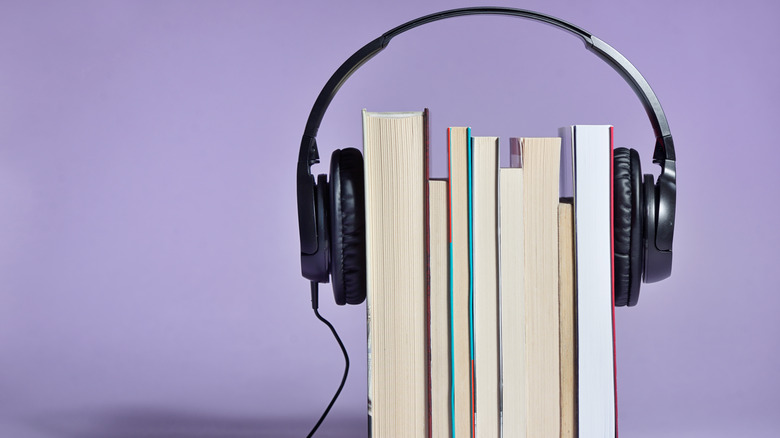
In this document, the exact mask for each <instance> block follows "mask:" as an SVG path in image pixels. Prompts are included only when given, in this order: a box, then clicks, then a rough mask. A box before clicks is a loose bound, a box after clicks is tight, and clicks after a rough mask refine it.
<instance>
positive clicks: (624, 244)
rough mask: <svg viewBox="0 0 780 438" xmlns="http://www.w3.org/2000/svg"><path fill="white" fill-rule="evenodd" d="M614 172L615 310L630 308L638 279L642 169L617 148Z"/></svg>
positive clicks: (629, 154)
mask: <svg viewBox="0 0 780 438" xmlns="http://www.w3.org/2000/svg"><path fill="white" fill-rule="evenodd" d="M613 164H614V167H613V172H614V187H613V201H614V217H613V232H614V239H615V240H614V250H615V263H614V268H615V306H634V305H636V303H637V301H638V300H639V286H640V284H641V278H642V264H643V260H642V259H643V251H642V213H643V211H644V203H643V192H642V185H641V184H642V168H641V164H640V161H639V153H637V151H636V150H634V149H626V148H617V149H615V151H614V158H613Z"/></svg>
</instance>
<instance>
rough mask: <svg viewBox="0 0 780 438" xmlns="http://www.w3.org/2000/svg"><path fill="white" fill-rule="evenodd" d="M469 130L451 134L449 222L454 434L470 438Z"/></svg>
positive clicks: (471, 413) (462, 129)
mask: <svg viewBox="0 0 780 438" xmlns="http://www.w3.org/2000/svg"><path fill="white" fill-rule="evenodd" d="M470 136H471V132H470V129H468V128H449V129H448V130H447V144H448V148H447V158H448V160H447V161H448V171H449V185H448V188H449V196H448V202H449V208H448V215H449V217H448V219H449V223H450V229H449V247H450V251H449V254H450V257H449V260H450V352H451V359H452V362H451V369H452V376H451V392H450V395H451V398H450V403H451V406H452V433H453V436H454V437H457V438H469V437H471V436H472V433H473V421H472V420H473V410H472V400H471V371H470V367H471V355H470V331H471V328H470V321H469V283H470V269H469V256H468V251H469V248H468V242H469V226H468V190H469V189H468V151H469V138H470Z"/></svg>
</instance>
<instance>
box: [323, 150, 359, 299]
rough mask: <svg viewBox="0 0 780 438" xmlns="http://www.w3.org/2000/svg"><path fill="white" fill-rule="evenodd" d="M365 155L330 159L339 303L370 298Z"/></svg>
mask: <svg viewBox="0 0 780 438" xmlns="http://www.w3.org/2000/svg"><path fill="white" fill-rule="evenodd" d="M363 193H364V192H363V156H362V155H361V153H360V151H359V150H357V149H355V148H346V149H342V150H338V149H337V150H335V151H334V152H333V155H331V158H330V239H331V240H330V244H331V245H330V249H331V258H330V264H331V278H332V280H333V295H334V297H335V299H336V304H339V305H344V304H347V303H348V304H360V303H362V302H363V301H364V300H365V299H366V227H365V218H366V213H365V199H364V198H363Z"/></svg>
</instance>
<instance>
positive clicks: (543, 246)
mask: <svg viewBox="0 0 780 438" xmlns="http://www.w3.org/2000/svg"><path fill="white" fill-rule="evenodd" d="M521 147H522V160H523V234H524V249H523V254H524V262H525V263H524V268H525V272H524V282H523V283H524V284H523V287H524V292H525V327H526V333H525V338H526V376H527V378H526V383H527V392H526V396H527V400H528V403H527V410H526V422H527V423H526V424H527V425H526V433H527V436H528V437H558V436H560V417H561V410H560V374H559V373H560V351H559V345H560V337H559V329H560V324H559V304H558V274H559V273H558V199H559V190H558V183H559V171H560V154H561V139H560V138H557V137H556V138H522V139H521Z"/></svg>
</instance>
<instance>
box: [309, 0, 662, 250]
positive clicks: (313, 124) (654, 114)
mask: <svg viewBox="0 0 780 438" xmlns="http://www.w3.org/2000/svg"><path fill="white" fill-rule="evenodd" d="M465 15H507V16H516V17H521V18H528V19H531V20H534V21H539V22H542V23H547V24H550V25H553V26H555V27H558V28H560V29H563V30H565V31H567V32H570V33H573V34H574V35H576V36H578V37H580V38H581V39H582V40H583V41H584V42H585V45H586V47H587V49H588V50H590V51H591V52H593V53H595V54H596V55H597V56H598V57H599V58H601V59H603V60H604V61H605V62H607V64H609V65H610V66H612V68H614V69H615V70H616V71H617V72H618V73H619V74H620V76H622V77H623V79H624V80H625V81H626V82H628V84H629V85H630V86H631V89H633V90H634V92H635V93H636V95H637V97H639V100H640V101H641V102H642V105H643V106H644V108H645V111H646V112H647V115H648V117H649V118H650V123H651V124H652V126H653V132H654V133H655V137H656V143H655V150H654V153H653V162H655V163H658V164H659V165H660V166H661V175H660V176H659V188H660V191H661V193H659V197H658V198H657V201H658V202H659V204H661V205H660V207H659V209H658V211H659V212H660V213H661V216H663V218H659V221H660V223H663V224H667V225H671V227H664V229H669V230H673V227H674V216H675V204H676V166H675V160H676V158H675V157H676V155H675V151H674V142H673V140H672V133H671V131H670V130H669V124H668V123H667V121H666V115H665V114H664V111H663V109H662V108H661V103H660V102H659V100H658V98H657V97H656V95H655V92H653V90H652V88H650V84H649V83H648V82H647V80H645V78H644V77H643V76H642V74H641V73H639V70H637V69H636V67H634V66H633V65H632V64H631V63H630V62H629V61H628V59H626V57H624V56H623V55H622V54H621V53H620V52H618V51H617V50H615V49H614V48H612V46H610V45H609V44H607V43H605V42H604V41H602V40H600V39H599V38H597V37H595V36H593V35H592V34H591V33H590V32H587V31H585V30H584V29H582V28H580V27H578V26H575V25H573V24H571V23H568V22H566V21H563V20H560V19H558V18H555V17H552V16H550V15H546V14H541V13H538V12H534V11H529V10H525V9H514V8H504V7H475V8H459V9H451V10H447V11H442V12H437V13H434V14H430V15H426V16H423V17H420V18H416V19H414V20H411V21H408V22H406V23H404V24H402V25H400V26H397V27H395V28H393V29H391V30H390V31H388V32H386V33H384V34H383V35H382V36H380V37H379V38H377V39H375V40H373V41H371V42H369V43H368V44H366V45H365V46H363V47H362V48H360V49H359V50H358V51H357V52H355V53H354V54H352V56H350V57H349V58H348V59H347V60H346V61H344V63H343V64H341V66H340V67H339V68H338V69H337V70H336V72H334V73H333V75H332V76H331V77H330V79H329V80H328V82H327V83H326V84H325V87H324V88H323V89H322V91H320V94H319V96H317V100H316V101H315V102H314V106H313V107H312V109H311V112H310V113H309V119H308V120H307V121H306V128H305V131H304V133H303V138H302V139H301V148H300V151H299V153H298V168H297V183H298V212H299V225H300V231H301V251H302V253H303V254H313V253H314V252H316V250H317V246H318V245H317V238H316V226H315V207H314V200H313V198H311V196H312V195H311V193H312V190H313V186H314V180H313V177H312V175H311V166H312V165H313V164H316V163H318V162H319V152H318V150H317V140H316V137H317V131H318V130H319V127H320V124H321V123H322V119H323V118H324V116H325V112H326V111H327V109H328V106H329V105H330V102H331V101H332V100H333V97H335V95H336V93H337V92H338V91H339V89H340V88H341V86H342V85H343V84H344V82H346V80H347V79H349V77H350V76H351V75H352V74H353V73H354V72H355V71H356V70H357V69H358V68H360V67H361V66H362V65H363V64H365V63H366V62H368V60H370V59H371V58H373V57H374V56H375V55H376V54H378V53H379V52H381V51H382V50H383V49H384V48H385V47H387V45H388V44H389V43H390V40H391V39H392V38H394V37H396V36H398V35H400V34H402V33H404V32H406V31H408V30H411V29H414V28H416V27H418V26H422V25H424V24H427V23H431V22H434V21H439V20H443V19H446V18H452V17H458V16H465ZM660 223H659V225H660ZM672 237H673V236H672V233H671V231H670V232H668V233H659V234H658V235H656V242H655V246H656V247H657V248H658V249H659V250H660V251H671V248H672Z"/></svg>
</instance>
